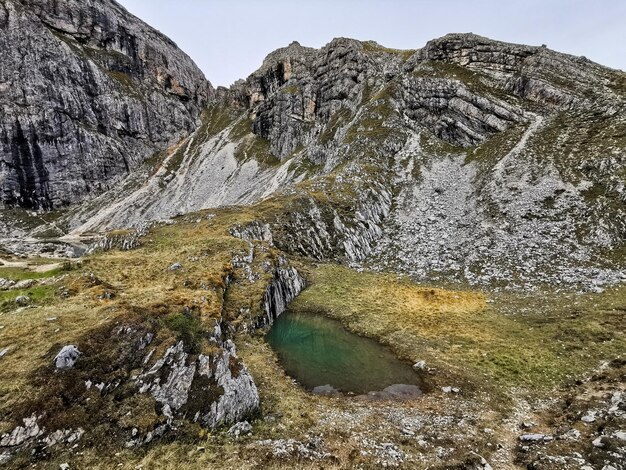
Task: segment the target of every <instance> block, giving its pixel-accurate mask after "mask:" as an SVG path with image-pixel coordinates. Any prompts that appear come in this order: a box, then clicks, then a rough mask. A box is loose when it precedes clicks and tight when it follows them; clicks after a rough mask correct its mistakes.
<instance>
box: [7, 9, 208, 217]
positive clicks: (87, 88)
mask: <svg viewBox="0 0 626 470" xmlns="http://www.w3.org/2000/svg"><path fill="white" fill-rule="evenodd" d="M0 47H1V48H2V50H3V51H4V52H3V54H2V57H0V106H1V109H2V117H1V118H0V182H1V183H2V194H0V204H1V205H2V206H3V207H23V208H28V209H46V210H49V209H53V208H54V209H56V208H61V207H64V206H67V205H68V204H72V203H77V202H80V201H84V200H85V199H87V198H89V197H93V196H94V195H97V194H100V193H102V192H103V191H105V190H107V189H109V188H110V187H111V186H112V185H113V184H114V183H115V182H116V181H118V180H119V179H120V178H121V177H123V176H125V175H128V174H129V173H131V172H132V171H134V170H135V169H137V167H138V166H139V165H140V164H141V163H142V162H143V161H144V160H145V159H146V158H147V157H148V156H150V155H152V154H153V153H154V152H156V151H158V150H162V149H164V148H166V147H167V146H169V145H171V144H172V143H175V142H176V141H177V140H179V139H180V138H182V137H183V136H186V135H188V133H189V132H191V131H192V130H193V129H194V128H195V127H196V125H197V120H198V117H199V116H200V113H201V111H202V108H203V107H204V105H205V104H206V102H207V99H208V98H209V97H210V95H211V94H212V87H211V85H210V84H209V83H208V82H207V81H206V79H205V78H204V75H203V74H202V72H201V71H200V70H199V69H198V68H197V67H196V65H195V64H194V63H193V62H192V61H191V59H190V58H189V57H188V56H187V55H185V54H184V53H183V52H182V51H180V50H179V49H178V48H177V47H176V45H175V44H174V43H173V42H172V41H171V40H170V39H168V38H166V37H165V36H163V35H162V34H160V33H159V32H157V31H156V30H154V29H152V28H151V27H149V26H148V25H146V24H145V23H143V22H142V21H141V20H139V19H138V18H135V17H134V16H132V15H131V14H129V13H128V12H127V11H126V10H124V9H123V8H122V7H121V6H120V5H118V4H117V3H116V2H114V1H112V0H97V1H94V2H88V3H85V2H79V1H64V2H51V1H47V0H5V1H3V2H1V3H0Z"/></svg>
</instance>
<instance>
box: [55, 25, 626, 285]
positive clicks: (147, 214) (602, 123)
mask: <svg viewBox="0 0 626 470" xmlns="http://www.w3.org/2000/svg"><path fill="white" fill-rule="evenodd" d="M623 80H624V78H623V73H622V72H618V71H613V70H610V69H607V68H604V67H602V66H600V65H597V64H594V63H592V62H590V61H588V60H586V59H584V58H579V57H573V56H569V55H565V54H560V53H558V52H554V51H551V50H549V49H547V48H546V47H531V46H518V45H514V44H507V43H501V42H498V41H493V40H490V39H486V38H482V37H480V36H476V35H473V34H452V35H448V36H445V37H443V38H440V39H436V40H433V41H431V42H429V43H428V44H427V45H426V46H425V47H424V48H422V49H420V50H416V51H398V50H393V49H387V48H384V47H382V46H380V45H378V44H376V43H373V42H360V41H355V40H351V39H343V38H340V39H335V40H333V41H331V42H330V43H329V44H328V45H326V46H325V47H323V48H322V49H320V50H314V49H310V48H305V47H302V46H300V45H299V44H298V43H293V44H291V45H290V46H288V47H286V48H284V49H279V50H278V51H276V52H274V53H272V54H270V55H269V56H268V57H267V58H266V60H265V61H264V63H263V65H262V67H261V68H260V69H259V70H258V71H256V72H254V73H253V74H252V75H251V76H250V77H248V78H247V79H246V80H242V81H239V82H237V83H235V84H234V85H233V86H232V87H231V88H230V89H224V88H220V89H218V90H217V91H216V94H215V98H214V100H213V101H212V103H211V104H210V107H209V109H208V110H207V111H206V112H205V114H204V116H203V123H202V125H201V126H200V127H199V128H198V129H197V130H196V131H195V133H194V134H192V135H191V137H189V138H188V139H187V140H186V141H184V142H183V143H182V144H181V145H180V146H179V147H177V148H176V149H175V150H174V151H173V152H172V153H171V154H170V155H169V156H168V157H166V158H165V160H164V161H163V163H162V164H161V165H160V166H157V167H156V170H154V169H153V170H152V171H151V172H148V173H146V175H149V176H146V178H147V180H142V179H141V178H138V177H137V175H135V176H134V177H133V178H131V179H129V180H127V182H126V183H125V184H124V185H120V186H118V188H117V190H113V191H111V192H109V193H107V194H105V195H103V196H101V197H100V198H98V199H96V200H94V201H93V203H92V204H91V205H86V206H83V207H82V208H80V209H79V210H78V211H73V212H72V213H71V214H69V215H68V216H67V217H65V218H63V219H62V220H61V222H60V223H58V224H57V227H66V229H64V230H66V231H69V232H70V233H71V234H72V235H80V234H84V233H88V232H97V231H100V230H103V229H104V230H106V229H112V228H122V227H126V226H132V225H136V224H140V223H142V222H144V221H146V220H154V219H157V220H158V219H167V218H169V217H172V216H174V215H177V214H181V213H186V212H189V211H194V210H198V209H203V208H209V207H215V206H219V205H230V204H252V203H254V202H256V201H259V200H262V199H265V198H268V197H272V196H273V195H277V197H278V198H279V199H277V200H280V201H285V200H287V201H292V202H288V203H287V204H291V207H292V208H293V209H295V210H289V211H288V212H287V213H285V214H284V216H278V217H276V219H275V220H273V221H272V220H264V222H270V225H273V228H272V231H276V232H277V235H276V237H275V242H276V244H277V246H279V247H281V248H284V249H287V250H288V251H296V252H298V253H301V254H305V255H307V256H313V257H314V258H316V259H336V258H337V257H340V258H343V259H345V260H347V261H349V262H353V263H354V262H359V263H361V264H364V265H365V266H368V267H372V268H375V269H390V270H396V271H398V270H399V271H402V272H406V273H408V274H410V275H411V276H412V277H414V278H415V279H422V280H423V279H433V280H435V281H436V280H437V279H448V280H451V279H452V280H455V281H462V282H469V283H471V284H479V285H490V286H492V287H495V286H498V285H501V284H503V283H505V284H507V285H508V286H510V288H514V289H520V288H521V289H533V288H535V287H536V286H538V285H540V284H545V285H548V284H549V285H557V286H570V287H572V286H575V287H577V288H580V287H582V288H585V289H591V290H594V289H595V290H601V289H602V288H603V286H604V285H610V284H614V283H615V282H620V281H621V280H623V277H624V273H623V267H622V266H621V265H620V264H619V260H616V259H615V257H614V256H613V255H612V253H615V252H619V250H620V249H621V248H620V247H622V245H623V240H624V238H625V237H624V235H625V233H626V232H625V231H626V217H625V212H624V200H625V197H626V196H625V193H624V181H623V178H622V176H620V175H623V174H624V171H625V170H624V168H625V156H624V153H623V149H624V145H623V135H624V134H623V131H624V126H626V122H625V120H624V118H623V116H624V113H623V111H624V107H625V102H626V101H625V95H624V92H625V87H624V86H623V83H624V82H623ZM153 168H154V167H153ZM142 181H147V182H146V183H143V182H142ZM198 181H202V184H198V183H197V182H198ZM133 188H137V189H133ZM280 198H286V199H280ZM296 201H297V202H296ZM282 203H283V202H279V204H282ZM296 205H298V207H297V208H296V207H295V206H296ZM103 207H104V209H103ZM284 227H289V228H288V229H286V230H285V229H284ZM281 234H282V236H281ZM283 237H284V238H283ZM592 278H593V280H591V279H592Z"/></svg>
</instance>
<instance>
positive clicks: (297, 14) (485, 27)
mask: <svg viewBox="0 0 626 470" xmlns="http://www.w3.org/2000/svg"><path fill="white" fill-rule="evenodd" d="M118 1H119V2H120V3H122V5H124V6H125V7H126V8H127V9H128V10H129V11H130V12H131V13H133V14H135V15H136V16H138V17H139V18H141V19H142V20H144V21H145V22H147V23H148V24H150V25H151V26H153V27H155V28H156V29H158V30H160V31H161V32H163V33H164V34H166V35H167V36H169V37H170V38H171V39H173V40H174V41H175V42H176V43H177V44H178V46H179V47H180V48H181V49H183V50H184V51H185V52H186V53H187V54H189V55H190V56H191V57H192V58H193V59H194V61H195V62H196V63H197V64H198V66H200V68H201V69H202V70H203V71H204V73H205V75H206V76H207V78H208V79H209V80H210V81H211V83H213V85H214V86H218V85H223V86H229V85H231V84H232V83H233V82H234V81H235V80H238V79H240V78H246V77H247V76H248V75H250V73H252V72H253V71H254V70H256V69H257V68H258V67H259V66H260V65H261V63H262V62H263V59H264V58H265V56H266V55H267V54H269V53H270V52H272V51H274V50H276V49H278V48H280V47H285V46H287V45H288V44H290V43H291V42H293V41H298V42H299V43H300V44H302V45H303V46H310V47H316V48H319V47H322V46H323V45H324V44H327V43H328V42H329V41H330V40H331V39H333V38H335V37H350V38H354V39H360V40H374V41H376V42H378V43H380V44H382V45H383V46H386V47H391V48H396V49H417V48H420V47H422V46H424V44H426V42H427V41H429V40H430V39H434V38H437V37H440V36H443V35H445V34H447V33H453V32H455V33H457V32H458V33H466V32H473V33H475V34H480V35H482V36H487V37H490V38H492V39H498V40H501V41H507V42H515V43H521V44H529V45H541V44H546V45H547V46H548V47H549V48H551V49H554V50H557V51H560V52H567V53H570V54H574V55H583V56H586V57H587V58H589V59H591V60H593V61H595V62H599V63H601V64H603V65H606V66H609V67H612V68H616V69H622V70H626V50H625V49H624V47H625V45H626V0H523V1H520V0H315V1H313V0H306V1H304V0H176V1H172V0H118Z"/></svg>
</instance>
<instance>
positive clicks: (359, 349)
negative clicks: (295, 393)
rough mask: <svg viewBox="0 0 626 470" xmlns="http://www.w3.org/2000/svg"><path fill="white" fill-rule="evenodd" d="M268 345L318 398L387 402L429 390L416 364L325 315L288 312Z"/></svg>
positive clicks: (287, 368) (279, 321)
mask: <svg viewBox="0 0 626 470" xmlns="http://www.w3.org/2000/svg"><path fill="white" fill-rule="evenodd" d="M267 341H268V343H269V344H270V345H271V346H272V348H273V349H274V350H275V351H276V352H277V354H278V356H279V358H280V361H281V364H282V366H283V368H284V369H285V372H287V374H288V375H289V376H291V377H292V378H294V379H296V380H297V381H298V382H299V383H300V384H301V385H302V386H303V387H304V388H306V389H307V390H310V391H312V392H314V393H322V394H331V395H332V394H337V393H346V394H356V395H364V394H367V395H368V396H370V397H380V398H387V397H414V396H417V395H421V390H423V381H422V378H421V376H420V375H419V374H418V373H417V372H415V371H414V370H413V368H412V367H411V365H410V364H408V363H406V362H403V361H400V360H399V359H398V358H397V357H396V356H395V355H394V354H393V353H392V352H391V351H390V350H389V349H387V348H386V347H384V346H382V345H381V344H379V343H377V342H376V341H373V340H371V339H368V338H363V337H361V336H358V335H355V334H353V333H350V332H349V331H347V330H346V329H344V328H343V326H342V325H341V323H340V322H338V321H336V320H333V319H330V318H327V317H325V316H322V315H315V314H303V313H295V312H289V311H287V312H285V313H283V314H282V315H280V316H279V317H278V318H277V319H276V321H275V323H274V325H273V326H272V328H271V330H270V331H269V333H268V334H267Z"/></svg>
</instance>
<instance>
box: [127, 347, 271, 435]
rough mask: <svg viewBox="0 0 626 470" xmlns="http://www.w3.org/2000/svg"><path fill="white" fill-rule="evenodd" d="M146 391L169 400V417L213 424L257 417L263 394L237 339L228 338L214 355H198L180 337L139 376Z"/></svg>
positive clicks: (166, 402)
mask: <svg viewBox="0 0 626 470" xmlns="http://www.w3.org/2000/svg"><path fill="white" fill-rule="evenodd" d="M137 381H138V385H139V387H140V391H141V392H143V393H150V394H151V395H152V396H153V397H154V398H155V400H156V401H157V402H159V403H161V404H162V405H163V413H164V414H165V415H166V416H167V417H168V419H170V420H171V419H173V418H174V417H180V416H186V417H187V418H188V419H191V420H193V421H198V422H200V423H201V424H202V425H203V426H205V427H208V428H215V427H218V426H221V425H223V424H228V423H234V422H237V421H239V420H241V419H245V418H248V417H251V416H253V415H254V414H255V413H256V412H257V411H258V408H259V394H258V391H257V388H256V385H255V383H254V380H253V379H252V376H251V375H250V373H249V372H248V369H247V368H246V367H245V365H244V364H243V363H242V362H241V361H240V360H239V359H237V350H236V348H235V344H234V343H233V342H232V341H230V340H228V341H226V342H225V343H224V345H223V348H222V351H221V352H220V353H218V354H215V355H213V356H206V355H204V354H200V355H199V356H198V357H197V359H196V360H193V359H191V357H190V355H189V354H188V353H186V352H185V350H184V344H183V342H182V341H179V342H178V343H177V344H176V345H174V346H172V347H170V348H169V349H168V350H167V351H166V353H165V355H164V356H163V357H162V358H161V359H159V360H158V361H157V362H156V363H155V364H154V365H153V366H152V368H151V369H150V370H148V371H147V372H146V373H144V374H142V375H141V376H140V377H139V378H138V379H137Z"/></svg>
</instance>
